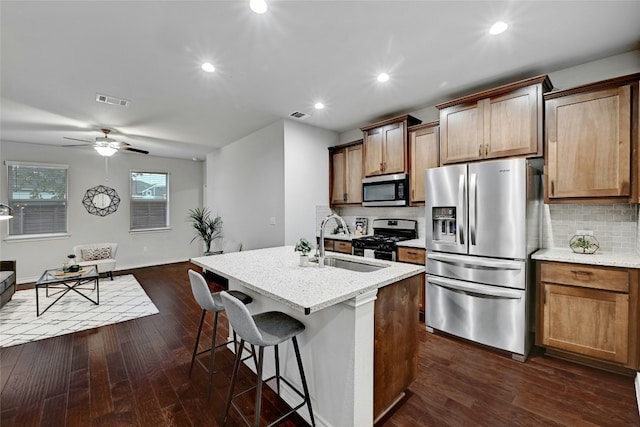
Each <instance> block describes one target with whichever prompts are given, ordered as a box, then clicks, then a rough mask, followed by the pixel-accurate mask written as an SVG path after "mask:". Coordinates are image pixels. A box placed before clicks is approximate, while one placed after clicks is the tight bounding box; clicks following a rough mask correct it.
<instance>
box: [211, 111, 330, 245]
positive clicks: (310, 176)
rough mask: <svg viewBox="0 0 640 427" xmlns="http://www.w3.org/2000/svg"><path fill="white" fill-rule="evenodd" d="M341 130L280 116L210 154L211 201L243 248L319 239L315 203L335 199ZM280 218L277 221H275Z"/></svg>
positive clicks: (227, 234)
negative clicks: (333, 174) (333, 157)
mask: <svg viewBox="0 0 640 427" xmlns="http://www.w3.org/2000/svg"><path fill="white" fill-rule="evenodd" d="M337 141H338V136H337V134H336V133H335V132H332V131H328V130H324V129H320V128H316V127H313V126H308V125H305V124H302V123H297V122H293V121H288V120H279V121H277V122H275V123H273V124H271V125H269V126H266V127H264V128H262V129H260V130H258V131H256V132H254V133H252V134H250V135H248V136H246V137H244V138H242V139H240V140H238V141H236V142H234V143H232V144H229V145H227V146H225V147H222V148H220V149H219V150H217V151H215V152H213V153H211V154H209V155H208V156H207V166H206V175H207V186H206V199H207V205H208V206H209V207H210V208H211V209H212V210H213V211H214V212H217V213H218V214H219V215H220V216H221V217H222V220H223V221H224V226H223V229H224V235H225V238H231V239H233V240H236V241H240V242H242V248H243V250H247V249H258V248H265V247H273V246H282V245H285V244H293V243H295V241H297V240H298V239H299V238H300V237H303V236H304V237H307V238H308V239H311V238H313V236H314V233H315V206H316V204H319V203H324V204H326V203H327V201H328V200H329V184H328V183H329V151H328V149H327V148H328V147H330V146H332V145H335V144H336V143H337ZM272 218H275V222H276V224H275V225H271V224H270V222H271V221H270V220H271V219H272Z"/></svg>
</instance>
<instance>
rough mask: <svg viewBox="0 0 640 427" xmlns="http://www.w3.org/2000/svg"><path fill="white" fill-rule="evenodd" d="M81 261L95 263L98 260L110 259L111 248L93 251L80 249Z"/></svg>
mask: <svg viewBox="0 0 640 427" xmlns="http://www.w3.org/2000/svg"><path fill="white" fill-rule="evenodd" d="M81 252H82V259H83V260H85V261H96V260H99V259H109V258H111V248H110V247H106V248H94V249H82V251H81Z"/></svg>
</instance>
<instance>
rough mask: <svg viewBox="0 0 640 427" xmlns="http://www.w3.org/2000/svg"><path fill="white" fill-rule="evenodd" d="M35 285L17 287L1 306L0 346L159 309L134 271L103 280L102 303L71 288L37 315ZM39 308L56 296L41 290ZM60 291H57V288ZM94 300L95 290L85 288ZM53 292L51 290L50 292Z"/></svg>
mask: <svg viewBox="0 0 640 427" xmlns="http://www.w3.org/2000/svg"><path fill="white" fill-rule="evenodd" d="M35 292H36V291H35V289H27V290H23V291H17V292H16V293H15V294H14V295H13V298H12V299H11V301H9V302H8V303H6V304H5V305H4V306H3V307H2V308H1V309H0V347H10V346H13V345H18V344H24V343H26V342H29V341H37V340H43V339H45V338H51V337H56V336H59V335H65V334H70V333H73V332H78V331H83V330H85V329H92V328H97V327H99V326H105V325H111V324H113V323H118V322H124V321H126V320H131V319H136V318H139V317H144V316H149V315H151V314H156V313H158V309H157V308H156V306H155V305H154V304H153V302H151V300H150V299H149V297H148V296H147V294H146V293H145V291H144V289H142V287H141V286H140V284H139V283H138V281H137V280H136V279H135V277H134V276H133V275H132V274H129V275H126V276H114V280H113V281H112V280H110V279H101V280H100V305H95V304H93V303H91V302H89V301H87V300H86V299H85V298H83V297H81V296H80V295H78V294H77V293H75V292H73V291H71V292H69V293H68V294H66V295H65V296H63V297H62V299H60V301H58V302H57V303H55V304H54V305H53V306H52V307H51V308H49V309H48V310H47V311H46V312H44V313H43V314H41V315H40V316H36V293H35ZM38 292H39V298H40V309H41V310H42V309H43V307H46V306H47V305H48V304H50V302H52V301H53V300H54V299H56V298H57V296H49V297H48V298H46V297H45V291H44V289H40V290H39V291H38ZM54 292H57V291H54ZM82 292H83V293H85V294H86V295H87V296H89V297H90V298H92V299H94V300H95V290H83V291H82ZM49 295H51V290H50V294H49Z"/></svg>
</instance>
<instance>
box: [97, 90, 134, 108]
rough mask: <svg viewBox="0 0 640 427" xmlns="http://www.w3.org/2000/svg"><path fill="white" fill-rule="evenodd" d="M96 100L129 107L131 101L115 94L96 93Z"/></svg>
mask: <svg viewBox="0 0 640 427" xmlns="http://www.w3.org/2000/svg"><path fill="white" fill-rule="evenodd" d="M96 101H98V102H104V103H105V104H111V105H119V106H121V107H128V106H129V104H131V101H129V100H127V99H122V98H116V97H115V96H109V95H103V94H100V93H96Z"/></svg>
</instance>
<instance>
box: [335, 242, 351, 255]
mask: <svg viewBox="0 0 640 427" xmlns="http://www.w3.org/2000/svg"><path fill="white" fill-rule="evenodd" d="M333 250H334V251H335V252H342V253H345V254H350V253H351V242H343V241H341V240H334V242H333Z"/></svg>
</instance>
